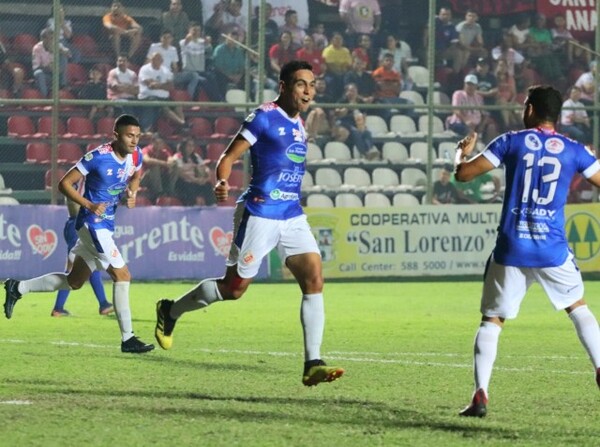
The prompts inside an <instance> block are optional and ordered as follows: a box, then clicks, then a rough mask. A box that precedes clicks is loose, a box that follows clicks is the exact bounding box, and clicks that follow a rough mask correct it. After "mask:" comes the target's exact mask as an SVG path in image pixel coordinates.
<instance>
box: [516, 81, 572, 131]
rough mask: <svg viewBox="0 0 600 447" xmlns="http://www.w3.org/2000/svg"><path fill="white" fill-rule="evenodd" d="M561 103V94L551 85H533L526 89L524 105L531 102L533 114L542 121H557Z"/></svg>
mask: <svg viewBox="0 0 600 447" xmlns="http://www.w3.org/2000/svg"><path fill="white" fill-rule="evenodd" d="M562 103H563V100H562V95H561V94H560V92H559V91H558V90H556V89H555V88H554V87H552V86H551V85H534V86H531V87H529V89H528V90H527V100H526V101H525V105H526V106H527V105H529V104H531V106H532V107H533V110H534V111H535V115H536V116H537V117H538V118H539V119H540V120H542V121H550V122H552V123H555V122H556V121H558V118H559V116H560V111H561V109H562Z"/></svg>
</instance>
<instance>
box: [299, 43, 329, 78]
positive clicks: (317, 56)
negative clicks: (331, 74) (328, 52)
mask: <svg viewBox="0 0 600 447" xmlns="http://www.w3.org/2000/svg"><path fill="white" fill-rule="evenodd" d="M322 53H323V52H322V51H320V50H319V49H318V48H317V47H316V46H315V40H314V39H313V36H311V35H310V34H307V35H306V36H304V41H303V45H302V48H300V49H299V50H298V51H296V59H298V60H301V61H306V62H308V63H309V64H310V65H312V68H313V70H312V71H313V73H314V74H315V76H321V75H322V74H323V72H324V71H325V69H326V67H325V61H324V60H323V54H322Z"/></svg>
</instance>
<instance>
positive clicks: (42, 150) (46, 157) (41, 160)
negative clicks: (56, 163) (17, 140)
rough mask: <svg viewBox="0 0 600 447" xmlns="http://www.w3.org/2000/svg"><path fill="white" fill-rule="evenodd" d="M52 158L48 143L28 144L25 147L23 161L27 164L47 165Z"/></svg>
mask: <svg viewBox="0 0 600 447" xmlns="http://www.w3.org/2000/svg"><path fill="white" fill-rule="evenodd" d="M51 157H52V154H51V149H50V145H49V144H48V143H28V144H27V146H26V147H25V161H26V162H27V163H38V164H48V163H50V158H51Z"/></svg>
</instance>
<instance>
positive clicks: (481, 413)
mask: <svg viewBox="0 0 600 447" xmlns="http://www.w3.org/2000/svg"><path fill="white" fill-rule="evenodd" d="M487 403H488V398H487V396H486V395H485V391H483V389H481V388H479V389H478V390H477V391H475V394H473V400H472V401H471V404H470V405H469V406H467V407H465V408H464V409H463V410H462V411H461V412H460V413H458V414H459V416H467V417H477V418H482V417H485V415H486V414H487Z"/></svg>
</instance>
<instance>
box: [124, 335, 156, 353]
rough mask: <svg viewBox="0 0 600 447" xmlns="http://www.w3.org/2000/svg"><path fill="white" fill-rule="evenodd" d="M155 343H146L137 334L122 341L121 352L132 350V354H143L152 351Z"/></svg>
mask: <svg viewBox="0 0 600 447" xmlns="http://www.w3.org/2000/svg"><path fill="white" fill-rule="evenodd" d="M153 349H154V345H149V344H146V343H144V342H143V341H142V340H140V339H139V338H137V337H136V336H135V335H134V336H132V337H131V338H129V339H127V340H125V341H124V342H121V352H130V353H132V354H141V353H143V352H148V351H152V350H153Z"/></svg>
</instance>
